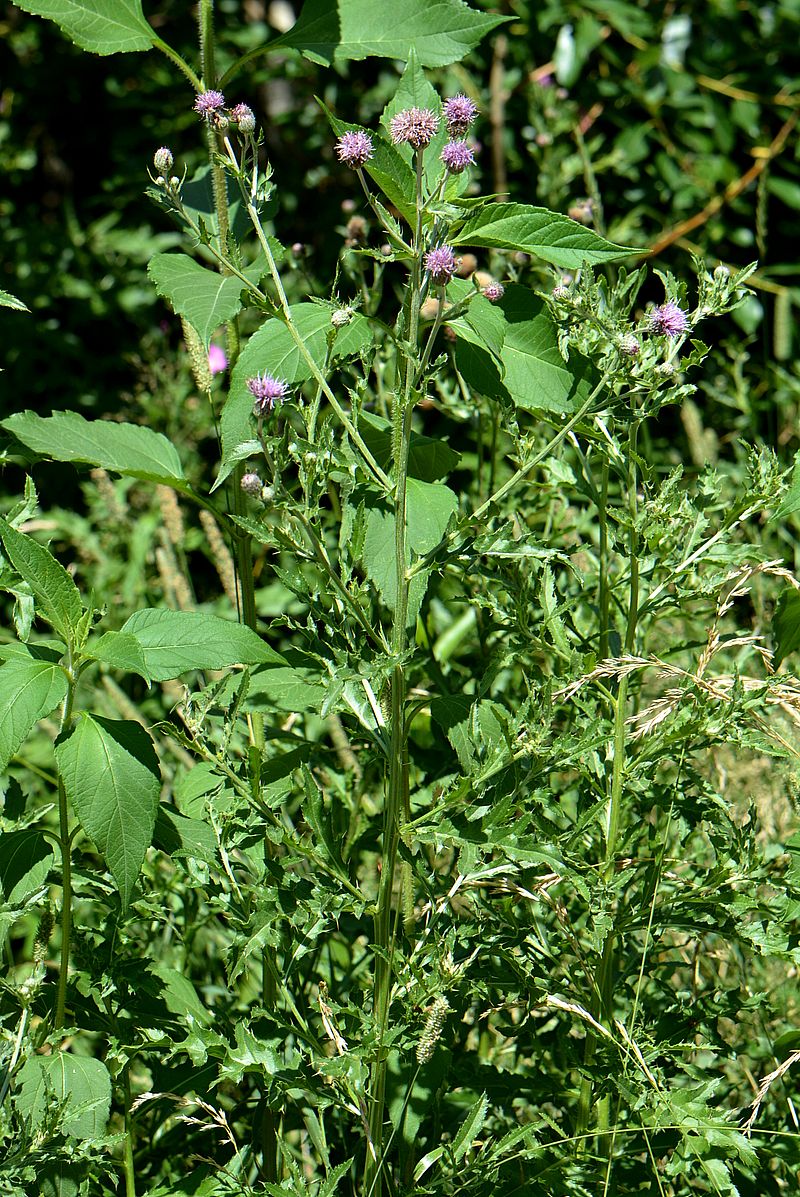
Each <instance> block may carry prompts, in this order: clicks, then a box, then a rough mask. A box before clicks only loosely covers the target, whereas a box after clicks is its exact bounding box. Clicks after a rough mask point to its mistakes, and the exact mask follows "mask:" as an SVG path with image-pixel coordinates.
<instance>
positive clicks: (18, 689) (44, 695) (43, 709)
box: [0, 657, 67, 773]
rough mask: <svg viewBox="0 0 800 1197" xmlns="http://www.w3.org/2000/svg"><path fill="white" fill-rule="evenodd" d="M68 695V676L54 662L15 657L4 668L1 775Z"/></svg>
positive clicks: (0, 705)
mask: <svg viewBox="0 0 800 1197" xmlns="http://www.w3.org/2000/svg"><path fill="white" fill-rule="evenodd" d="M66 695H67V678H66V674H65V673H64V670H63V669H62V668H61V667H60V666H59V665H54V664H53V663H52V662H51V661H37V660H34V659H33V658H30V657H28V658H26V657H14V658H12V659H11V660H9V661H6V663H5V664H4V665H2V666H0V773H2V771H3V770H4V769H5V767H6V765H7V764H8V762H9V761H10V760H11V758H12V756H14V754H15V753H16V752H17V751H18V749H19V748H20V747H21V745H22V744H24V743H25V741H26V740H27V738H28V736H29V735H30V733H31V731H32V730H33V728H34V727H35V726H36V724H37V723H38V722H39V720H40V719H43V718H44V717H45V715H49V714H50V712H51V711H52V710H54V709H55V707H57V706H58V704H59V703H60V702H63V701H64V699H65V698H66Z"/></svg>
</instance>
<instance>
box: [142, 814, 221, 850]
mask: <svg viewBox="0 0 800 1197" xmlns="http://www.w3.org/2000/svg"><path fill="white" fill-rule="evenodd" d="M153 847H154V848H158V850H159V852H164V853H165V854H166V855H167V856H171V857H178V856H190V857H193V858H194V859H195V860H203V861H205V862H206V864H213V863H214V861H215V859H216V856H217V841H216V837H215V836H214V831H213V828H211V827H210V826H209V825H208V823H204V822H203V820H202V819H188V818H187V817H186V816H185V815H179V814H178V813H177V811H175V810H170V809H169V808H168V807H166V806H163V805H162V806H159V808H158V812H157V814H156V825H155V830H154V831H153Z"/></svg>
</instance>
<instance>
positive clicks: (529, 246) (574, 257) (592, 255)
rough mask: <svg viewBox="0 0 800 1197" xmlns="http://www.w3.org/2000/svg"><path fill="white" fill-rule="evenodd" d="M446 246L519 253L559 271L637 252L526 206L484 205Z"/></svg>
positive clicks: (565, 220) (560, 218) (540, 209)
mask: <svg viewBox="0 0 800 1197" xmlns="http://www.w3.org/2000/svg"><path fill="white" fill-rule="evenodd" d="M450 244H451V245H470V246H477V247H480V248H483V249H509V250H519V251H521V252H522V253H527V254H536V256H537V257H539V258H542V259H543V260H544V261H545V262H552V264H553V265H554V266H559V267H560V268H561V269H562V270H577V269H578V268H579V267H580V266H584V265H600V264H601V263H603V262H617V261H619V259H620V258H627V257H629V256H630V255H631V254H635V253H640V252H641V251H640V250H637V249H633V248H632V247H630V246H624V245H614V244H612V242H610V241H606V240H605V238H604V237H601V236H599V234H597V233H595V232H593V231H592V230H591V229H587V228H586V227H585V226H584V225H582V224H578V222H577V221H575V220H570V218H569V217H568V216H559V215H558V213H557V212H551V211H550V210H549V209H548V208H534V207H532V206H531V205H530V204H487V206H486V207H485V208H482V209H481V210H480V211H479V212H476V214H475V215H474V216H471V217H470V218H469V220H468V221H467V222H466V224H464V225H462V227H461V228H460V229H459V231H458V232H457V233H455V234H453V235H452V236H451V238H450Z"/></svg>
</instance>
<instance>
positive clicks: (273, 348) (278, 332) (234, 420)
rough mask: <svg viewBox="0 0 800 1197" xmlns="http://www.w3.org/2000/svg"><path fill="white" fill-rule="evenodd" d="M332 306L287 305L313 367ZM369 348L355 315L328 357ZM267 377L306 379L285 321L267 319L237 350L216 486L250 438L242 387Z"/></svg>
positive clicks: (248, 400)
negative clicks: (220, 465) (256, 379)
mask: <svg viewBox="0 0 800 1197" xmlns="http://www.w3.org/2000/svg"><path fill="white" fill-rule="evenodd" d="M335 306H336V305H335V304H328V303H324V304H318V303H298V304H294V305H293V306H292V308H291V309H290V310H291V314H292V321H293V323H294V326H295V328H296V330H297V332H298V334H299V336H300V337H301V339H302V341H303V343H304V345H305V347H306V349H307V351H308V353H309V354H310V356H311V358H312V359H313V361H314V362H315V363H316V365H317V366H318V368H319V369H320V370H322V369H323V368H324V366H325V358H326V354H327V345H328V336H329V334H330V332H331V328H332V326H331V313H332V312H333V311H334V309H335ZM371 344H372V330H371V328H370V324H369V321H368V320H367V319H366V317H364V316H359V315H358V314H356V315H354V316H353V317H352V319H351V320H350V322H349V324H346V325H344V326H343V327H342V328H340V329H338V330H337V332H336V336H335V340H334V343H333V350H332V356H333V358H334V359H342V358H347V357H351V356H353V355H356V354H358V353H361V352H366V350H367V349H368V348H369V346H370V345H371ZM259 373H268V374H271V375H272V376H273V377H274V378H281V379H283V380H284V381H285V382H288V383H289V384H290V385H294V384H297V383H300V382H305V380H306V379H308V378H310V377H311V374H312V372H311V367H310V366H309V364H308V362H307V361H306V360H305V358H304V356H303V355H302V354H301V352H300V349H299V348H298V345H297V343H296V341H295V339H294V337H293V336H292V334H291V333H290V331H289V329H288V327H287V326H286V324H284V322H283V321H282V320H280V319H278V318H277V317H276V318H274V319H271V320H267V321H266V323H264V324H262V326H261V328H260V329H259V330H258V331H257V332H255V333H253V335H252V337H250V339H249V341H248V342H247V344H246V345H245V347H244V349H243V350H242V352H241V354H240V355H239V358H238V360H237V362H236V365H235V366H234V368H233V372H232V374H231V386H230V391H229V393H228V401H227V403H226V404H225V406H224V408H223V409H222V417H221V422H220V423H221V432H222V462H223V464H222V468H221V470H220V474H219V477H218V479H217V483H216V485H217V486H218V485H219V483H220V482H221V481H222V480H223V479H224V478H226V477H227V475H228V474H229V473H230V471H231V469H232V466H233V463H234V461H235V457H236V453H237V450H238V449H239V446H240V445H242V444H245V443H246V442H248V441H251V440H252V439H253V427H252V425H251V415H252V411H253V396H252V395H251V393H250V391H249V390H248V389H247V380H248V378H253V377H254V376H255V375H256V374H259Z"/></svg>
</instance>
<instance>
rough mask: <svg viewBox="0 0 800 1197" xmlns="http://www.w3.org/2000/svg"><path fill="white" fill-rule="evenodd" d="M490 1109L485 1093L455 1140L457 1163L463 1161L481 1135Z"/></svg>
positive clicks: (454, 1149) (454, 1153) (454, 1151)
mask: <svg viewBox="0 0 800 1197" xmlns="http://www.w3.org/2000/svg"><path fill="white" fill-rule="evenodd" d="M488 1108H489V1099H488V1098H487V1096H486V1094H485V1093H484V1094H483V1095H482V1096H481V1097H479V1098H478V1100H477V1101H476V1102H475V1105H474V1106H473V1107H472V1109H471V1110H470V1112H469V1113H468V1114H467V1116H466V1118H465V1119H464V1121H463V1122H462V1124H461V1126H460V1127H459V1129H458V1134H457V1135H456V1137H455V1139H454V1140H453V1159H454V1160H455V1162H456V1163H458V1161H459V1160H463V1158H464V1156H465V1155H466V1154H467V1152H468V1151H469V1149H470V1147H471V1146H472V1144H473V1142H474V1141H475V1139H477V1137H478V1135H479V1134H480V1133H481V1129H482V1127H483V1124H484V1122H485V1121H486V1112H487V1110H488Z"/></svg>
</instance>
